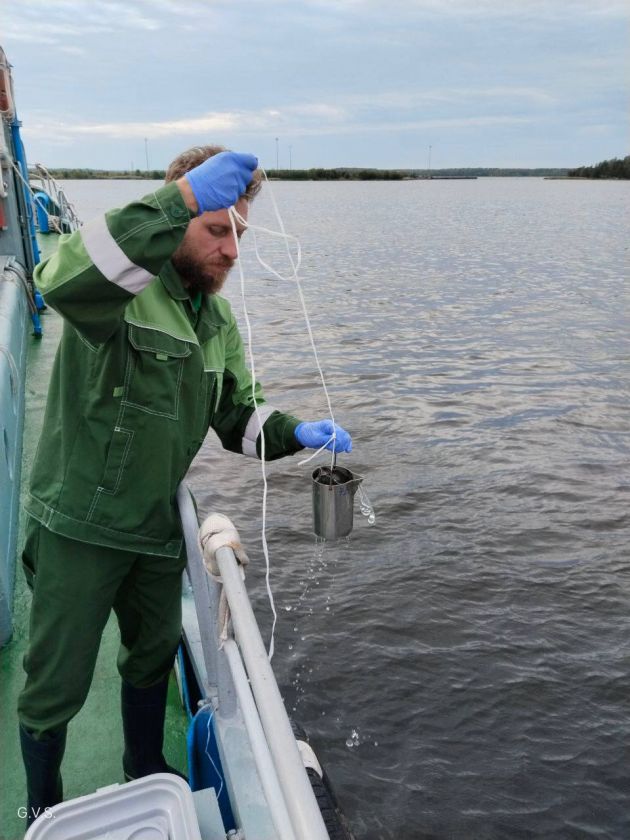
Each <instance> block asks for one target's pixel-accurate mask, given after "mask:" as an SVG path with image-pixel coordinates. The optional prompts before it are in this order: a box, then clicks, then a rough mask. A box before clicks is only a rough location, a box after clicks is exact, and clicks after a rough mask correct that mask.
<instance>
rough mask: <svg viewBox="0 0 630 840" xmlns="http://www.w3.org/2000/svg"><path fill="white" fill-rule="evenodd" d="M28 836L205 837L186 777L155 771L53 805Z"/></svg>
mask: <svg viewBox="0 0 630 840" xmlns="http://www.w3.org/2000/svg"><path fill="white" fill-rule="evenodd" d="M24 840H202V838H201V834H200V832H199V824H198V822H197V816H196V813H195V806H194V802H193V796H192V793H191V791H190V788H189V787H188V785H187V784H186V782H185V781H184V780H183V779H180V778H179V777H178V776H173V775H172V774H170V773H155V774H154V775H152V776H145V777H144V778H143V779H137V780H136V781H135V782H128V783H127V784H124V785H110V786H109V787H105V788H101V789H100V790H97V791H96V793H92V794H90V795H89V796H81V797H80V798H79V799H71V800H69V801H68V802H62V803H61V804H59V805H55V807H54V808H51V809H50V810H49V811H48V812H47V814H46V816H42V817H40V818H39V819H38V820H36V822H34V823H33V825H32V826H31V827H30V829H29V830H28V832H27V834H26V836H25V838H24Z"/></svg>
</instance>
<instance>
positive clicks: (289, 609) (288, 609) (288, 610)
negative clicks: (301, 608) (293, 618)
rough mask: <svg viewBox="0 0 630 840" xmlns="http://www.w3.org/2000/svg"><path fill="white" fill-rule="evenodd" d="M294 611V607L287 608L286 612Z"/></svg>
mask: <svg viewBox="0 0 630 840" xmlns="http://www.w3.org/2000/svg"><path fill="white" fill-rule="evenodd" d="M292 609H293V607H285V610H286V611H287V612H291V610H292Z"/></svg>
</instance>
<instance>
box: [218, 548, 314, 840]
mask: <svg viewBox="0 0 630 840" xmlns="http://www.w3.org/2000/svg"><path fill="white" fill-rule="evenodd" d="M215 557H216V560H217V565H218V566H219V571H220V573H221V580H222V581H223V587H224V590H225V594H226V596H227V600H228V604H229V605H230V612H231V614H232V623H233V625H234V634H235V636H236V641H237V642H238V645H239V648H240V651H241V654H242V657H243V660H244V662H245V667H246V669H247V675H248V676H249V681H250V684H251V688H252V693H253V695H254V699H255V700H256V706H257V708H258V714H259V715H260V721H261V723H262V727H263V730H264V732H265V735H266V737H267V743H268V745H269V751H270V752H271V756H272V758H273V763H274V765H275V768H276V773H277V774H278V779H279V781H280V785H281V788H282V792H283V794H284V798H285V802H286V806H287V810H288V812H289V816H290V818H291V823H292V824H293V830H294V831H295V835H296V837H297V838H298V840H329V836H328V832H327V830H326V826H325V825H324V820H323V819H322V815H321V813H320V810H319V806H318V805H317V800H316V799H315V795H314V793H313V790H312V788H311V784H310V782H309V779H308V776H307V774H306V770H305V769H304V765H303V763H302V758H301V756H300V752H299V750H298V746H297V742H296V740H295V736H294V734H293V730H292V729H291V723H290V722H289V717H288V715H287V712H286V709H285V707H284V703H283V701H282V696H281V694H280V690H279V688H278V684H277V682H276V678H275V675H274V673H273V670H272V668H271V664H270V663H269V659H268V657H267V651H266V650H265V645H264V643H263V640H262V637H261V635H260V630H259V629H258V624H257V622H256V617H255V616H254V611H253V610H252V606H251V604H250V602H249V597H248V595H247V590H246V589H245V585H244V583H243V580H242V576H241V571H240V569H239V566H238V563H237V561H236V557H235V556H234V552H233V551H232V549H231V548H229V547H228V546H224V547H223V548H219V549H217V551H216V554H215Z"/></svg>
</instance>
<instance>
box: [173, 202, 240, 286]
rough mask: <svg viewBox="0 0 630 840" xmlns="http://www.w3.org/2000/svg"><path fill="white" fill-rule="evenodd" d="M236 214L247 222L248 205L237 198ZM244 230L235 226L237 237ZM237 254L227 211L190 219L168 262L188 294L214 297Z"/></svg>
mask: <svg viewBox="0 0 630 840" xmlns="http://www.w3.org/2000/svg"><path fill="white" fill-rule="evenodd" d="M236 211H237V212H238V213H239V215H240V216H242V217H243V219H247V202H246V201H245V200H243V199H240V200H239V201H238V202H237V204H236ZM244 230H245V228H244V227H242V226H241V225H239V224H237V226H236V231H237V236H238V237H239V239H240V237H241V235H242V234H243V232H244ZM237 255H238V252H237V248H236V242H235V241H234V232H233V230H232V223H231V221H230V217H229V214H228V211H227V210H216V211H212V212H207V213H202V214H201V216H197V218H196V219H193V220H192V221H191V222H190V224H189V225H188V228H187V229H186V234H185V236H184V239H183V241H182V244H181V245H180V246H179V248H178V249H177V250H176V251H175V253H174V254H173V256H172V258H171V261H172V263H173V265H174V266H175V269H176V270H177V272H178V273H179V275H180V277H181V278H182V282H183V284H184V286H185V287H186V288H187V289H188V291H189V292H190V293H191V294H195V293H196V292H202V293H204V294H209V295H212V294H216V293H217V292H220V291H221V289H222V288H223V284H224V283H225V279H226V277H227V275H228V272H229V270H230V269H231V268H232V266H233V265H234V261H235V260H236V258H237Z"/></svg>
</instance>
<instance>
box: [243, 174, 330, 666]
mask: <svg viewBox="0 0 630 840" xmlns="http://www.w3.org/2000/svg"><path fill="white" fill-rule="evenodd" d="M261 171H262V173H263V176H264V178H265V181H266V182H267V189H268V191H269V196H270V198H271V203H272V206H273V209H274V213H275V216H276V219H277V220H278V226H279V228H280V231H276V230H271V229H270V228H266V227H262V226H261V225H252V224H250V223H249V222H248V221H247V220H246V219H244V218H243V217H242V216H241V215H240V213H239V212H238V211H237V210H236V208H235V207H230V208H228V215H229V217H230V224H231V226H232V235H233V236H234V242H235V246H236V256H237V260H238V269H239V274H240V279H241V300H242V303H243V315H244V318H245V324H246V327H247V347H248V351H249V360H250V365H251V373H252V401H253V403H254V410H255V412H256V417H257V418H258V425H259V428H260V461H261V469H262V478H263V500H262V529H261V541H262V547H263V554H264V556H265V583H266V587H267V595H268V597H269V604H270V606H271V612H272V613H273V624H272V627H271V639H270V642H269V651H268V657H269V661H271V659H272V657H273V653H274V633H275V629H276V623H277V621H278V614H277V612H276V607H275V603H274V599H273V593H272V591H271V584H270V571H271V564H270V560H269V547H268V544H267V498H268V483H267V470H266V462H265V435H264V431H263V424H262V423H261V422H260V421H261V417H260V413H259V410H258V402H257V400H256V369H255V365H254V350H253V340H252V328H251V322H250V319H249V313H248V311H247V302H246V297H245V274H244V272H243V266H242V263H241V253H240V247H239V240H238V234H237V228H236V223H237V222H238V223H239V224H240V225H242V226H243V227H244V228H247V229H248V230H250V231H252V233H253V242H254V251H255V254H256V259H257V260H258V262H259V264H260V265H261V266H262V267H263V268H264V269H265V270H266V271H269V272H270V274H272V275H273V276H274V277H277V278H278V280H283V281H289V282H290V281H294V282H295V284H296V286H297V290H298V296H299V298H300V303H301V305H302V312H303V314H304V320H305V322H306V329H307V331H308V336H309V339H310V342H311V348H312V350H313V356H314V357H315V364H316V365H317V370H318V372H319V376H320V379H321V382H322V387H323V389H324V394H325V395H326V403H327V405H328V411H329V414H330V419H331V421H332V423H333V433H332V435H331V437H330V438H329V439H328V440H327V441H326V443H324V444H323V446H321V447H320V448H319V449H318V450H317V451H316V452H314V453H313V454H312V455H310V456H309V457H308V458H305V459H304V460H303V461H299V462H298V466H303V465H304V464H307V463H308V462H309V461H312V460H313V458H315V457H317V455H319V454H320V453H321V452H323V450H324V449H326V447H327V446H328V445H329V444H330V442H331V441H332V443H333V451H332V463H331V469H333V468H334V465H335V441H336V439H337V433H336V432H335V417H334V414H333V410H332V404H331V401H330V395H329V393H328V388H327V387H326V380H325V378H324V372H323V370H322V366H321V364H320V361H319V354H318V352H317V347H316V346H315V337H314V335H313V329H312V327H311V321H310V318H309V315H308V309H307V307H306V300H305V298H304V293H303V291H302V284H301V280H300V276H299V274H298V272H299V269H300V265H301V262H302V249H301V246H300V242H299V240H298V239H297V237H295V236H292V235H291V234H289V233H287V232H286V230H285V227H284V222H283V221H282V217H281V216H280V211H279V210H278V205H277V203H276V200H275V197H274V194H273V192H272V189H271V185H270V183H269V179H268V178H267V173H266V172H265V170H264V169H262V167H261ZM256 232H258V233H265V234H268V235H269V236H274V237H277V238H280V239H283V240H284V243H285V246H286V249H287V255H288V258H289V263H290V264H291V269H292V272H293V273H292V274H291V275H289V276H288V277H287V276H284V275H282V274H280V273H279V272H278V271H276V270H275V269H274V268H273V267H272V266H270V265H269V264H268V263H267V262H265V260H263V258H262V257H261V255H260V252H259V250H258V240H257V237H256ZM290 242H293V243H295V245H296V248H297V256H296V259H295V260H294V258H293V254H292V253H291V248H290V245H289V243H290Z"/></svg>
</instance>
